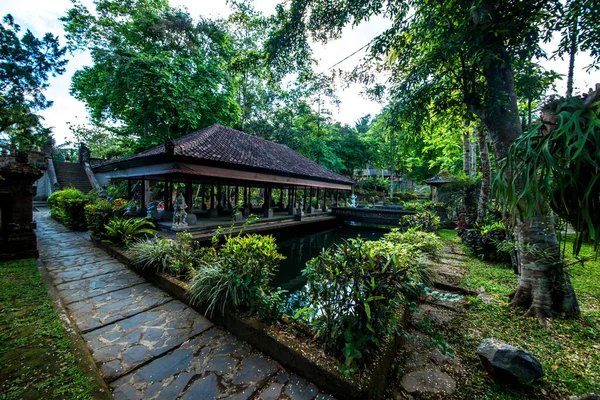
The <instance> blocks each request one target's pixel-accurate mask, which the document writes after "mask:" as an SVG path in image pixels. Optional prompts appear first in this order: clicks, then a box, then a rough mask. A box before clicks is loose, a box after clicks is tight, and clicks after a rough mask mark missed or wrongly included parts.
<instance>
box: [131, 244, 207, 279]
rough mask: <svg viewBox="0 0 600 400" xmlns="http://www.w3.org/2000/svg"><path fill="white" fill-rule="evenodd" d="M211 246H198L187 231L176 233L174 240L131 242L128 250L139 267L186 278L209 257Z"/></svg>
mask: <svg viewBox="0 0 600 400" xmlns="http://www.w3.org/2000/svg"><path fill="white" fill-rule="evenodd" d="M212 251H214V249H213V248H212V247H208V248H200V247H199V245H198V244H197V242H195V241H193V240H192V235H191V234H189V233H178V234H177V237H176V239H175V240H171V239H167V238H147V239H141V240H138V241H135V242H133V243H132V244H131V245H130V246H129V248H128V252H129V254H131V256H132V258H133V262H134V263H135V265H136V266H137V267H138V268H140V269H151V270H154V271H158V272H165V273H167V274H169V275H173V276H176V277H178V278H183V279H186V278H188V277H189V275H190V274H191V272H192V271H193V270H194V268H195V267H196V266H197V265H198V263H199V261H200V260H201V259H211V258H213V257H214V255H215V254H216V253H213V252H212Z"/></svg>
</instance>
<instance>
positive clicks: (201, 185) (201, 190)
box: [199, 183, 204, 210]
mask: <svg viewBox="0 0 600 400" xmlns="http://www.w3.org/2000/svg"><path fill="white" fill-rule="evenodd" d="M199 185H200V209H201V210H204V183H199Z"/></svg>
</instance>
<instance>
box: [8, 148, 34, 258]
mask: <svg viewBox="0 0 600 400" xmlns="http://www.w3.org/2000/svg"><path fill="white" fill-rule="evenodd" d="M42 175H43V173H42V171H41V170H40V169H39V168H36V167H33V166H31V165H29V164H28V162H27V158H26V157H25V159H24V160H23V159H20V160H19V159H17V157H2V158H0V260H10V259H18V258H29V257H33V258H37V257H38V251H37V243H36V236H35V231H34V227H35V224H34V222H33V197H34V195H35V194H36V188H35V187H34V186H33V184H34V182H35V181H36V180H38V179H39V178H40V177H41V176H42Z"/></svg>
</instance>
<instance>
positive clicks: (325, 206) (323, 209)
mask: <svg viewBox="0 0 600 400" xmlns="http://www.w3.org/2000/svg"><path fill="white" fill-rule="evenodd" d="M321 211H324V212H327V189H323V208H322V209H321Z"/></svg>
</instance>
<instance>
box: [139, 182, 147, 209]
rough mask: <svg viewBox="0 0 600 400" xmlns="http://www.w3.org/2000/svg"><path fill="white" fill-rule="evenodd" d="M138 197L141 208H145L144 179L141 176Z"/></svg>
mask: <svg viewBox="0 0 600 400" xmlns="http://www.w3.org/2000/svg"><path fill="white" fill-rule="evenodd" d="M140 186H141V187H140V197H141V199H140V200H141V204H142V208H146V179H145V178H142V180H141V182H140Z"/></svg>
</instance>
